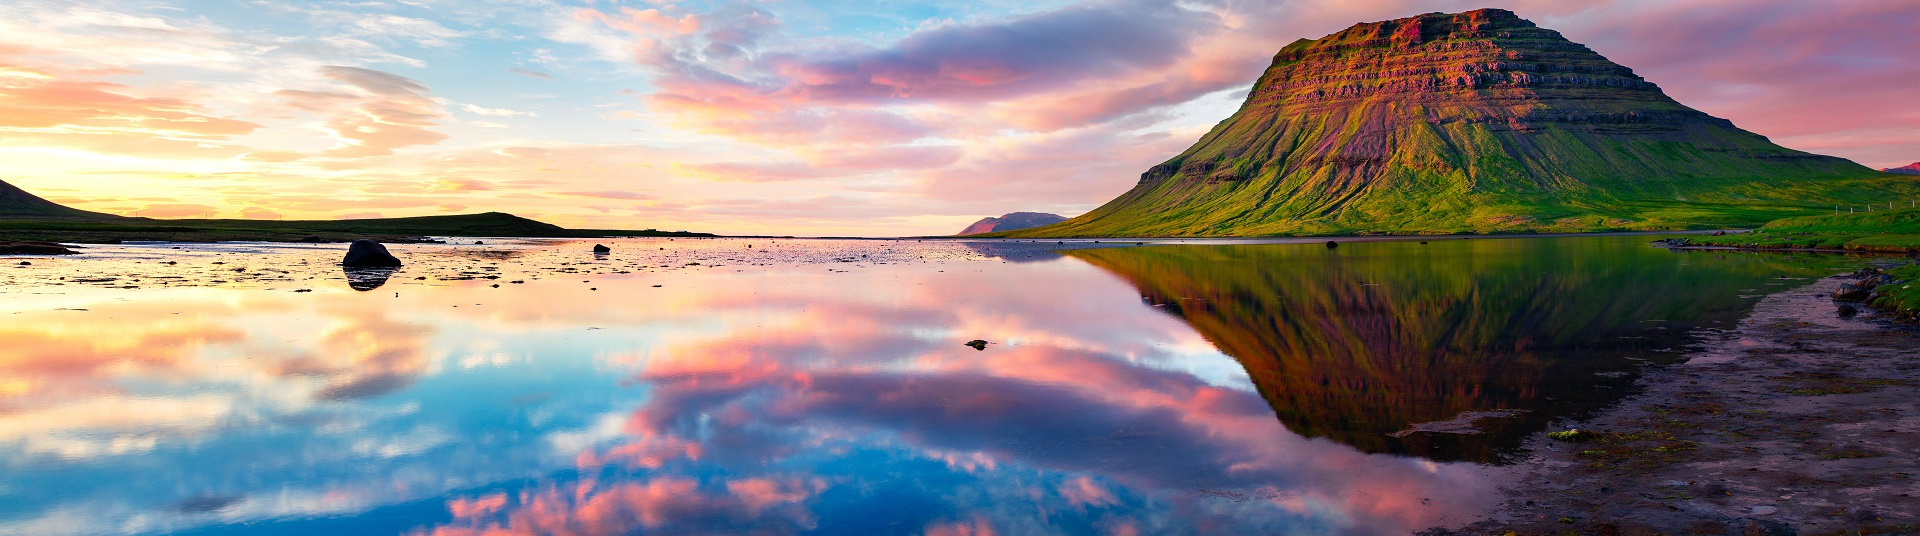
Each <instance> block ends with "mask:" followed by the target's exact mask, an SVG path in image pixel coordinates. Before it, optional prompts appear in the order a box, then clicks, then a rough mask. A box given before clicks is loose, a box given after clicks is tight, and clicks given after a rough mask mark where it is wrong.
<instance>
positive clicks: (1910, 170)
mask: <svg viewBox="0 0 1920 536" xmlns="http://www.w3.org/2000/svg"><path fill="white" fill-rule="evenodd" d="M1880 171H1885V172H1887V173H1898V174H1901V175H1920V162H1914V163H1912V164H1907V165H1904V166H1900V167H1897V168H1887V169H1882V170H1880Z"/></svg>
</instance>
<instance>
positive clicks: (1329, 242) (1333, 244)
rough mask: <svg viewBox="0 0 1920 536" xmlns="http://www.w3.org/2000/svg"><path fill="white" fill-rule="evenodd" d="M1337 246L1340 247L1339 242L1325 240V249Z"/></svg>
mask: <svg viewBox="0 0 1920 536" xmlns="http://www.w3.org/2000/svg"><path fill="white" fill-rule="evenodd" d="M1337 247H1340V243H1339V242H1335V241H1332V240H1328V241H1327V249H1333V248H1337Z"/></svg>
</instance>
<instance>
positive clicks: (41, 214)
mask: <svg viewBox="0 0 1920 536" xmlns="http://www.w3.org/2000/svg"><path fill="white" fill-rule="evenodd" d="M0 219H9V220H114V219H122V218H121V217H120V216H115V215H112V214H102V213H99V212H88V211H85V210H80V209H77V208H68V207H66V206H62V205H60V204H59V203H55V202H52V201H48V200H45V199H41V198H40V196H37V195H33V194H30V193H27V191H26V190H22V189H20V188H19V187H16V186H14V185H11V184H7V181H0Z"/></svg>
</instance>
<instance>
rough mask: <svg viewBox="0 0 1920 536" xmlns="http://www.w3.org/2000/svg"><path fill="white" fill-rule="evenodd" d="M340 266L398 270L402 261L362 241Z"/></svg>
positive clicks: (376, 243)
mask: <svg viewBox="0 0 1920 536" xmlns="http://www.w3.org/2000/svg"><path fill="white" fill-rule="evenodd" d="M215 264H219V263H215ZM340 265H341V266H346V267H349V268H398V267H400V259H399V258H398V257H394V256H393V254H392V253H388V252H387V247H386V246H383V245H380V243H379V242H375V241H372V240H366V239H361V240H355V241H353V244H352V245H349V246H347V256H346V258H344V259H341V261H340Z"/></svg>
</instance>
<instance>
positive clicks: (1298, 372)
mask: <svg viewBox="0 0 1920 536" xmlns="http://www.w3.org/2000/svg"><path fill="white" fill-rule="evenodd" d="M1652 238H1653V237H1649V236H1616V237H1557V238H1516V239H1484V238H1474V239H1470V240H1463V239H1458V238H1446V239H1439V238H1436V239H1431V243H1425V244H1423V243H1419V242H1414V241H1381V242H1345V243H1343V244H1342V245H1341V246H1340V247H1338V248H1334V249H1329V248H1327V247H1325V246H1324V245H1322V244H1320V243H1318V242H1315V243H1310V244H1300V243H1292V244H1288V243H1279V244H1245V243H1228V244H1148V245H1135V244H1134V243H1133V242H1125V243H1112V242H1108V243H1099V244H1096V243H1091V242H1085V241H1080V242H1066V243H1038V242H980V241H974V242H969V241H914V240H893V241H881V240H773V239H707V240H689V239H680V240H665V239H619V240H607V241H601V242H602V243H605V244H608V245H610V246H612V248H613V253H611V254H609V255H603V256H596V255H594V254H592V253H591V252H590V249H591V246H592V245H593V242H577V241H576V242H567V241H531V240H511V239H504V240H503V239H480V241H483V242H484V243H482V244H475V243H473V242H475V240H474V239H454V240H450V242H452V243H450V244H445V245H441V244H418V245H393V246H392V248H393V249H394V250H395V253H396V254H398V255H399V256H401V257H402V258H403V259H405V260H406V261H407V262H408V265H407V266H406V267H403V268H400V269H398V270H397V271H390V272H366V271H353V272H348V271H345V270H342V269H340V268H339V267H338V266H336V265H335V263H337V262H338V259H339V255H340V253H341V252H342V251H343V250H344V245H340V244H332V245H322V244H128V245H116V246H97V247H93V248H89V249H88V250H87V254H85V255H81V256H77V257H68V258H15V257H8V258H6V259H5V261H4V265H0V296H3V297H4V298H3V299H0V318H4V319H5V321H4V323H0V533H5V534H153V533H181V534H260V533H274V534H284V533H313V534H402V533H413V534H481V533H488V534H497V533H510V534H517V533H530V534H540V533H546V534H550V533H572V534H628V533H639V532H647V533H710V532H735V533H768V534H783V533H827V534H922V533H924V534H950V535H957V534H1058V533H1065V534H1183V533H1188V534H1197V533H1286V534H1388V533H1406V532H1408V531H1411V530H1418V529H1421V528H1424V527H1428V526H1435V525H1457V524H1460V523H1463V522H1465V521H1469V520H1471V519H1473V518H1474V517H1475V516H1477V515H1480V514H1482V513H1484V512H1485V511H1486V510H1487V509H1488V508H1490V507H1492V506H1494V505H1495V503H1497V501H1498V499H1499V497H1498V492H1497V489H1496V487H1497V486H1498V485H1500V483H1501V482H1502V479H1503V478H1505V477H1506V476H1507V475H1506V472H1505V471H1504V470H1503V463H1505V462H1507V461H1511V460H1514V459H1516V458H1517V457H1519V456H1524V455H1525V452H1524V451H1523V450H1521V448H1522V446H1523V445H1522V443H1523V441H1524V440H1525V439H1527V438H1529V437H1533V436H1536V435H1537V434H1539V433H1540V432H1542V431H1544V430H1546V429H1548V427H1550V426H1551V425H1552V424H1553V423H1555V422H1556V421H1558V420H1562V419H1568V418H1577V417H1580V416H1585V415H1590V414H1592V413H1594V412H1596V411H1599V410H1601V409H1604V408H1606V407H1608V406H1609V405H1611V404H1614V403H1617V402H1618V401H1620V400H1621V399H1622V398H1623V397H1626V396H1629V395H1630V394H1631V392H1632V389H1633V384H1634V380H1635V378H1636V377H1637V376H1638V375H1639V374H1641V373H1642V371H1643V370H1644V369H1646V367H1649V366H1657V365H1659V364H1661V363H1671V362H1674V361H1675V360H1676V359H1680V358H1682V355H1683V354H1684V353H1685V352H1686V351H1687V350H1688V349H1689V348H1691V347H1694V346H1696V345H1697V344H1698V343H1699V341H1700V336H1701V334H1702V333H1705V332H1707V331H1709V330H1718V329H1726V328H1729V327H1731V326H1733V325H1734V323H1735V322H1737V321H1738V320H1739V319H1740V318H1741V317H1742V316H1743V315H1744V314H1745V313H1746V311H1747V310H1748V309H1749V308H1750V307H1751V306H1752V305H1753V303H1755V302H1756V301H1757V300H1758V299H1759V298H1760V297H1762V296H1765V295H1767V294H1769V293H1773V292H1779V291H1782V290H1786V289H1790V288H1795V287H1798V286H1801V285H1804V284H1806V283H1807V282H1808V281H1810V280H1811V279H1813V278H1817V277H1821V276H1824V275H1828V274H1830V273H1831V272H1832V271H1833V270H1834V269H1835V268H1837V267H1838V266H1839V264H1837V263H1838V262H1839V261H1838V260H1837V259H1833V258H1822V257H1809V256H1791V255H1778V254H1746V253H1735V252H1681V251H1668V250H1665V249H1660V248H1655V247H1652V246H1649V245H1648V244H1647V242H1648V240H1650V239H1652ZM20 261H27V262H30V263H31V264H29V265H24V266H22V265H19V262H20ZM973 339H983V340H986V341H989V344H988V345H987V346H986V347H985V348H984V350H976V349H974V348H972V347H969V346H966V345H965V343H966V342H968V341H970V340H973ZM1655 373H1657V369H1656V372H1655Z"/></svg>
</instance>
